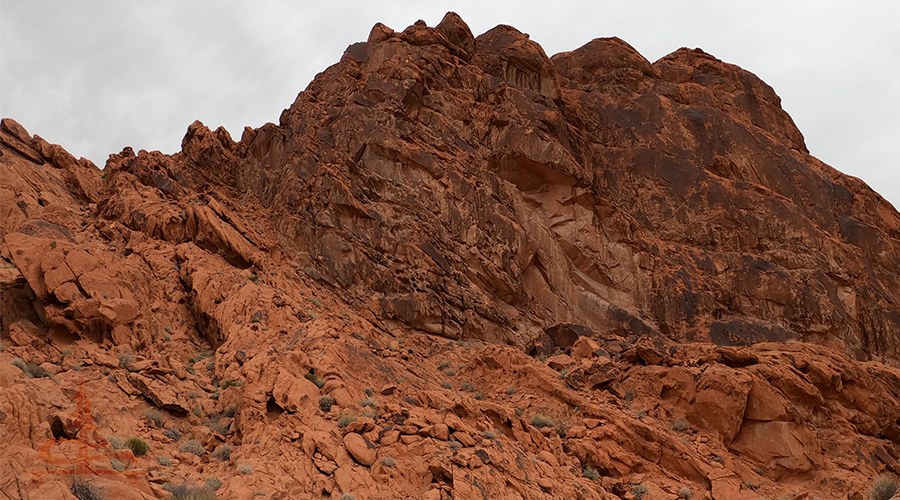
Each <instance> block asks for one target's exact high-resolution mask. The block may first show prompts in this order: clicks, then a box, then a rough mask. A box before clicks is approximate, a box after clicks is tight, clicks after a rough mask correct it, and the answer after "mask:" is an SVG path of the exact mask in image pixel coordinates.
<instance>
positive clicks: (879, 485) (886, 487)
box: [869, 474, 900, 500]
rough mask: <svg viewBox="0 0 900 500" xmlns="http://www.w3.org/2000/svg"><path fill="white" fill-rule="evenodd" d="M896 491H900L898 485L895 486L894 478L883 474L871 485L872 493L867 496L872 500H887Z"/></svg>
mask: <svg viewBox="0 0 900 500" xmlns="http://www.w3.org/2000/svg"><path fill="white" fill-rule="evenodd" d="M898 490H900V485H898V484H897V480H896V478H894V477H893V476H891V475H888V474H884V475H881V476H878V478H876V479H875V481H874V482H873V483H872V493H870V494H869V496H870V497H872V500H888V499H890V498H892V497H893V496H894V495H895V494H896V493H897V491H898Z"/></svg>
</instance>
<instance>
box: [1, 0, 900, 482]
mask: <svg viewBox="0 0 900 500" xmlns="http://www.w3.org/2000/svg"><path fill="white" fill-rule="evenodd" d="M0 145H2V149H0V151H2V155H0V167H2V183H0V193H2V197H0V216H2V221H0V222H2V223H0V238H2V244H0V257H2V260H0V264H2V265H0V289H2V295H0V313H2V314H0V318H2V345H3V347H4V350H3V351H2V352H0V360H2V361H0V375H2V382H3V400H2V414H0V424H2V429H3V436H4V447H3V450H2V466H3V468H4V471H6V470H11V471H14V472H15V474H6V473H4V474H3V475H2V477H3V479H2V481H0V491H2V494H3V495H5V498H70V497H69V496H67V495H68V493H67V491H68V489H69V485H67V484H65V483H64V481H63V480H62V479H59V478H56V479H52V480H47V481H45V482H43V483H41V484H36V483H34V484H33V483H31V482H30V481H25V482H22V480H21V477H24V476H22V475H23V474H25V473H26V472H27V473H31V472H32V471H40V472H47V471H48V470H49V465H48V464H47V463H46V462H45V461H43V459H42V458H41V455H40V453H39V451H38V450H40V449H41V447H42V446H44V444H45V443H46V442H47V440H48V439H51V440H53V439H56V441H54V442H53V443H51V444H53V446H55V447H58V450H57V448H53V449H54V450H57V451H58V453H57V456H66V457H69V458H71V459H72V460H74V457H77V456H78V446H82V445H84V446H87V445H86V444H84V443H89V444H90V446H92V447H94V448H95V449H104V450H106V452H107V453H108V454H115V453H119V452H121V450H119V451H115V444H116V441H115V439H113V438H116V439H120V438H121V439H120V441H124V440H125V439H128V438H130V437H140V438H141V439H144V440H146V441H148V442H149V443H150V447H151V450H152V453H151V455H149V456H146V457H142V456H130V457H129V459H128V461H127V462H128V463H129V464H131V465H130V466H131V469H129V470H132V471H134V473H135V474H137V481H136V482H134V483H129V484H130V486H126V485H125V484H124V483H122V482H121V481H118V482H117V481H115V480H112V479H109V478H108V477H106V476H104V475H103V474H100V475H98V476H97V477H95V478H93V480H95V481H96V482H97V484H98V485H101V486H104V487H106V488H109V489H108V490H107V491H108V492H111V491H114V492H116V494H117V495H120V497H121V498H154V497H158V498H164V497H166V496H167V495H168V493H167V492H166V491H164V486H165V487H166V488H168V489H171V488H172V487H174V486H176V485H193V486H197V487H198V488H199V487H202V486H203V485H204V482H205V481H206V479H209V478H218V479H220V480H221V481H222V483H223V484H222V486H221V488H220V489H219V497H221V498H251V497H252V496H253V495H254V494H256V493H257V492H260V491H261V492H265V493H266V494H267V497H271V498H326V497H332V498H340V496H341V495H342V494H346V493H350V494H353V495H354V496H355V497H356V498H358V499H364V498H398V497H411V498H434V499H446V498H477V497H485V498H507V497H508V498H544V497H548V496H549V497H552V498H574V497H579V498H598V499H612V498H630V497H629V496H628V495H633V493H634V492H635V491H639V490H634V488H636V487H638V486H642V487H645V488H646V489H647V491H649V493H648V494H649V496H650V498H675V497H676V496H677V495H678V494H679V491H680V489H681V488H683V487H687V488H689V489H691V490H692V491H693V492H694V493H695V494H696V495H697V497H699V498H709V496H708V495H713V496H714V497H716V498H720V497H721V498H725V497H728V498H732V497H733V498H742V497H748V498H749V497H752V498H756V497H758V496H761V495H763V494H765V495H768V496H772V497H778V496H781V495H782V494H786V493H787V492H794V493H799V494H802V492H806V493H807V494H808V495H809V496H810V497H813V496H821V497H823V498H864V495H867V491H868V490H867V488H869V486H870V485H869V481H870V479H871V478H872V477H875V476H877V475H878V474H881V473H884V472H891V471H893V472H894V473H900V469H898V465H897V459H898V456H900V452H898V439H900V427H898V426H900V393H898V390H900V389H898V388H900V372H898V371H897V366H898V363H900V259H898V255H900V214H898V213H897V211H896V210H895V209H894V208H893V207H892V206H891V205H890V204H888V203H887V202H886V201H885V200H884V199H882V198H881V197H880V196H879V195H878V194H877V193H875V192H873V191H872V190H871V189H870V188H869V187H868V186H866V185H865V184H864V183H863V182H862V181H860V180H858V179H855V178H852V177H849V176H846V175H844V174H842V173H840V172H838V171H837V170H835V169H833V168H832V167H830V166H828V165H826V164H824V163H822V162H820V161H819V160H817V159H816V158H815V157H813V156H811V155H810V154H809V152H808V151H807V149H806V146H805V145H804V141H803V136H802V134H801V133H800V131H799V130H798V129H797V128H796V126H795V125H794V124H793V122H792V120H791V118H790V117H789V116H788V115H787V113H785V112H784V110H782V109H781V106H780V100H779V98H778V96H777V95H776V94H775V92H774V90H773V89H772V88H770V87H769V86H768V85H766V84H765V83H764V82H762V81H761V80H759V78H757V77H756V76H755V75H753V74H752V73H749V72H747V71H745V70H742V69H741V68H739V67H737V66H734V65H731V64H727V63H724V62H722V61H720V60H718V59H716V58H714V57H713V56H710V55H709V54H706V53H704V52H703V51H701V50H699V49H695V50H688V49H679V50H677V51H675V52H673V53H672V54H670V55H668V56H666V57H663V58H662V59H660V60H658V61H656V62H653V63H651V62H650V61H647V60H646V59H645V58H644V57H643V56H641V55H640V54H639V53H638V52H637V51H635V50H634V49H633V48H632V47H631V46H630V45H628V44H627V43H626V42H624V41H622V40H620V39H618V38H598V39H595V40H592V41H590V42H588V43H587V44H585V45H584V46H583V47H581V48H578V49H576V50H573V51H571V52H565V53H560V54H556V55H553V56H552V57H548V55H547V54H546V53H544V51H543V49H542V48H541V47H540V45H538V43H536V42H535V41H533V40H530V39H529V37H528V35H526V34H524V33H521V32H519V31H518V30H516V29H515V28H512V27H510V26H505V25H501V26H498V27H496V28H494V29H492V30H490V31H488V32H487V33H484V34H482V35H480V36H477V37H476V36H474V35H473V34H472V32H471V30H470V29H469V28H468V26H467V25H466V24H465V22H464V21H463V20H462V19H460V18H459V16H457V15H456V14H453V13H448V14H447V16H446V17H445V18H444V19H443V20H442V21H441V23H440V24H439V25H438V26H437V27H434V28H431V27H428V26H427V25H425V23H423V22H418V23H416V24H414V25H412V26H410V27H409V28H407V29H406V30H404V31H402V32H399V31H394V30H392V29H391V28H388V27H386V26H384V25H381V24H378V25H376V26H375V27H374V28H373V29H372V32H371V33H370V34H369V36H368V38H367V41H365V42H360V43H356V44H353V45H351V46H350V47H348V49H347V51H346V52H345V54H344V55H343V57H342V58H341V60H340V61H339V62H338V63H337V64H335V65H333V66H331V67H330V68H328V69H326V70H325V71H324V72H322V73H320V74H319V75H318V76H317V77H316V79H315V80H314V81H313V82H312V83H311V84H310V85H309V87H308V88H307V89H306V90H304V91H303V92H301V93H300V94H299V95H298V96H297V98H296V100H295V101H294V103H293V104H292V105H291V106H290V107H289V108H288V109H286V110H285V111H284V112H283V113H282V115H281V117H280V120H279V123H278V125H276V124H273V123H269V124H266V125H264V126H262V127H260V128H258V129H252V128H249V127H248V128H246V129H245V130H244V131H243V133H242V135H241V138H240V140H239V141H235V140H234V139H233V138H232V137H231V135H230V134H229V133H228V132H227V131H225V130H224V129H222V128H219V129H217V130H210V129H209V128H207V127H206V126H204V125H203V124H202V123H200V122H195V123H193V124H191V125H190V127H189V128H188V130H187V133H186V135H185V137H184V140H183V142H182V150H181V152H178V153H176V154H173V155H164V154H162V153H160V152H156V151H154V152H147V151H143V150H142V151H139V152H137V153H135V152H134V151H133V150H132V149H131V148H130V147H129V148H125V149H124V150H123V151H121V152H119V153H115V154H111V155H110V157H109V160H108V162H107V164H106V168H105V169H104V170H102V171H101V170H99V169H97V168H96V166H94V165H93V164H91V163H90V162H89V161H87V160H84V159H81V160H76V159H75V158H73V157H72V156H71V155H70V154H68V153H67V152H66V151H65V150H64V149H63V148H62V147H61V146H58V145H52V144H49V143H48V142H47V141H45V140H44V139H42V138H40V137H39V136H31V135H29V133H28V132H27V131H26V130H25V129H24V128H23V127H22V126H21V125H19V124H18V123H16V122H15V121H13V120H11V119H4V120H3V121H2V125H0ZM548 357H549V359H547V358H548ZM16 358H21V359H16ZM544 360H546V362H544ZM82 384H83V385H82ZM82 387H83V389H82ZM84 395H86V397H89V399H90V401H91V404H92V408H93V411H94V413H95V417H96V429H95V430H94V428H88V427H80V428H81V429H82V430H81V431H80V432H78V433H77V435H75V436H72V435H71V434H70V433H68V432H58V429H57V431H53V429H52V428H51V427H52V422H62V423H66V422H68V421H69V420H67V418H69V416H70V414H71V413H72V412H75V411H76V409H77V408H81V407H82V406H83V404H84V403H83V401H84V397H85V396H84ZM78 405H82V406H78ZM154 411H155V412H157V413H154ZM79 425H85V422H84V421H83V420H82V421H79ZM56 427H57V428H59V425H56ZM85 429H88V430H85ZM175 431H177V432H175ZM57 438H58V439H57ZM192 440H193V441H192ZM79 443H81V444H79ZM226 445H227V446H228V447H229V448H228V449H229V450H231V451H230V457H231V458H229V456H227V455H228V454H227V453H225V451H223V450H225V448H224V446H226ZM116 456H118V455H116ZM157 457H164V458H165V460H164V459H163V458H157ZM107 461H108V460H107ZM165 463H169V465H165ZM119 465H120V466H121V465H122V464H119ZM105 467H106V469H109V468H110V467H112V465H109V466H105ZM161 468H162V470H163V471H164V473H160V469H161ZM103 470H105V469H103ZM591 471H593V472H591ZM595 474H596V475H597V477H596V479H594V478H593V475H595ZM20 476H21V477H20ZM17 478H18V479H17ZM57 479H58V480H57ZM751 486H752V487H751ZM855 494H859V495H863V496H859V497H856V496H853V495H855ZM704 495H707V496H704Z"/></svg>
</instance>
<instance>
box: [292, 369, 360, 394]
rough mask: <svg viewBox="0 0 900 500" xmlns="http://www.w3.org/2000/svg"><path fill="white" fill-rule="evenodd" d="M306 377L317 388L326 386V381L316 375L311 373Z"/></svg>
mask: <svg viewBox="0 0 900 500" xmlns="http://www.w3.org/2000/svg"><path fill="white" fill-rule="evenodd" d="M304 377H305V378H306V380H309V381H310V382H312V383H314V384H316V387H318V388H319V389H321V388H322V387H324V386H325V381H324V380H322V379H320V378H319V377H317V376H316V374H315V373H312V372H309V373H307V374H306V375H304ZM370 390H371V389H370Z"/></svg>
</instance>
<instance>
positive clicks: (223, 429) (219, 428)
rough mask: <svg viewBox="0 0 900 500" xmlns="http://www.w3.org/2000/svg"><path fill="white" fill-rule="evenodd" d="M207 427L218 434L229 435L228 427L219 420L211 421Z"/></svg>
mask: <svg viewBox="0 0 900 500" xmlns="http://www.w3.org/2000/svg"><path fill="white" fill-rule="evenodd" d="M206 427H207V428H208V429H209V430H211V431H213V432H215V433H217V434H221V435H223V436H227V435H228V426H226V425H225V424H221V423H219V421H218V420H210V421H209V422H207V423H206Z"/></svg>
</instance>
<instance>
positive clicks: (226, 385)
mask: <svg viewBox="0 0 900 500" xmlns="http://www.w3.org/2000/svg"><path fill="white" fill-rule="evenodd" d="M233 385H237V384H235V383H234V381H233V380H226V381H224V382H222V390H223V391H224V390H225V389H228V388H229V387H231V386H233Z"/></svg>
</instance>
